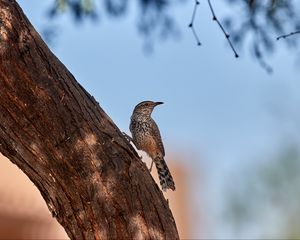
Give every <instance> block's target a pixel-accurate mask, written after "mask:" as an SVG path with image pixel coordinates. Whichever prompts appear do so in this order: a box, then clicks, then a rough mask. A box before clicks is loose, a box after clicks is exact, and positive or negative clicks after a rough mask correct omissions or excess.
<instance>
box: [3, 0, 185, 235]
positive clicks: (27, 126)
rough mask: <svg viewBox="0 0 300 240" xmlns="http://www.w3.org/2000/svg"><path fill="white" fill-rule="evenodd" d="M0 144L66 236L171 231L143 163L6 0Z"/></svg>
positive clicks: (11, 1)
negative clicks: (43, 201)
mask: <svg viewBox="0 0 300 240" xmlns="http://www.w3.org/2000/svg"><path fill="white" fill-rule="evenodd" d="M112 92H113V89H112ZM112 97H114V96H113V94H112ZM0 151H1V153H2V154H3V155H5V156H6V157H8V158H9V159H10V161H12V162H13V163H15V164H16V165H18V167H19V168H20V169H21V170H22V171H23V172H24V173H25V174H26V175H27V176H28V177H29V178H30V179H31V181H32V182H33V183H34V184H35V185H36V187H37V188H38V189H39V191H40V192H41V194H42V196H43V198H44V200H45V201H46V203H47V205H48V208H49V210H50V211H51V212H52V214H53V216H54V217H56V218H57V220H58V221H59V223H60V224H61V225H62V226H63V227H64V229H65V230H66V232H67V234H68V235H69V237H70V238H71V239H172V240H174V239H178V238H179V237H178V233H177V229H176V225H175V222H174V219H173V216H172V213H171V211H170V209H169V206H168V204H167V202H166V200H165V198H164V196H163V194H162V192H161V191H160V190H159V188H158V186H157V185H156V184H155V182H154V181H153V179H152V177H151V175H150V174H149V171H148V170H147V168H146V166H145V164H144V163H142V161H141V160H140V159H139V158H138V155H137V154H136V152H135V151H134V149H133V148H132V147H131V145H130V144H129V143H128V142H127V141H126V140H125V139H124V137H123V136H122V134H121V132H120V130H119V129H118V128H117V127H116V126H115V124H114V123H113V122H112V120H111V119H110V118H109V117H108V116H107V115H106V114H105V113H104V112H103V110H102V109H101V108H100V107H99V105H98V103H97V102H96V101H95V99H94V98H93V97H91V96H90V95H89V94H88V93H87V92H86V91H85V90H84V89H83V88H82V87H81V86H80V85H79V84H78V83H77V82H76V80H75V79H74V77H73V76H72V74H71V73H70V72H69V71H68V70H67V69H66V68H65V66H64V65H63V64H62V63H61V62H60V61H59V60H58V59H57V58H56V57H55V56H54V55H53V53H52V52H51V51H50V50H49V49H48V47H47V46H46V45H45V43H44V42H43V41H42V39H41V38H40V36H39V35H38V33H37V32H36V31H35V30H34V28H33V27H32V25H31V24H30V23H29V21H28V20H27V18H26V17H25V16H24V14H23V12H22V10H21V9H20V7H19V6H18V4H17V3H16V2H15V1H14V0H0ZM0 181H1V177H0Z"/></svg>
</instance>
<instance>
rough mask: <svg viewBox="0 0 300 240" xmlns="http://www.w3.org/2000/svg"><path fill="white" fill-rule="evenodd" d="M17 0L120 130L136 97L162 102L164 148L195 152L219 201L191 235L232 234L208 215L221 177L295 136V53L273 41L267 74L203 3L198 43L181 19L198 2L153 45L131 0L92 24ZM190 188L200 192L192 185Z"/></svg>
mask: <svg viewBox="0 0 300 240" xmlns="http://www.w3.org/2000/svg"><path fill="white" fill-rule="evenodd" d="M18 2H19V4H20V5H21V7H22V9H23V11H24V12H25V14H26V15H27V17H28V18H29V19H30V21H31V23H32V24H33V25H34V27H35V28H36V29H37V30H38V31H39V32H40V33H41V32H42V31H43V30H44V29H45V28H46V27H48V26H50V25H51V26H55V27H57V31H58V34H57V36H56V38H55V39H54V42H53V43H52V44H50V48H51V50H52V51H53V52H54V53H55V55H56V56H57V57H58V58H59V59H60V60H61V61H62V62H63V63H64V64H65V65H66V67H67V68H68V69H69V70H70V72H71V73H72V74H73V75H74V76H75V78H76V79H77V81H78V82H79V83H80V84H81V85H82V86H83V87H84V88H85V89H86V90H87V91H88V92H89V93H90V94H92V95H93V96H94V97H95V98H96V100H97V101H98V102H99V103H100V106H101V107H102V108H103V109H104V111H105V112H106V113H108V115H109V116H110V117H111V118H112V119H113V121H114V122H115V123H116V124H117V126H118V127H119V128H120V129H121V130H122V131H126V132H129V129H128V125H129V120H130V115H131V113H132V110H133V108H134V106H135V105H136V104H137V103H139V102H140V101H143V100H153V101H163V102H164V103H165V104H164V105H161V106H159V107H157V109H155V111H154V113H153V117H154V118H155V120H156V122H157V123H158V125H159V127H160V129H161V134H162V137H163V141H164V144H165V148H166V151H167V155H168V152H175V153H177V152H178V153H187V155H188V156H192V157H190V158H188V159H182V164H186V165H189V166H190V168H191V169H193V171H194V172H195V171H199V172H200V173H201V174H203V175H204V176H205V178H206V180H205V181H206V183H205V184H206V187H205V191H206V196H207V199H209V200H208V202H209V203H210V204H212V205H211V206H210V208H212V209H217V210H212V217H211V218H212V219H211V220H209V219H208V220H207V221H208V222H209V221H212V222H214V223H213V224H215V225H212V226H214V227H212V228H214V230H211V231H210V230H207V232H205V233H199V232H197V230H195V233H194V234H195V235H194V236H200V235H199V234H204V235H201V236H204V237H232V236H235V235H232V234H233V233H229V232H227V231H226V230H225V229H223V228H222V227H221V226H219V225H218V223H217V221H214V220H213V219H214V218H218V214H219V212H218V211H219V210H218V209H219V208H218V206H219V205H222V204H221V203H220V201H222V187H224V182H226V181H227V180H228V179H229V182H231V183H232V182H234V181H236V179H234V178H231V177H232V176H233V175H234V173H235V172H236V171H239V169H244V168H246V167H247V166H249V165H252V164H255V163H256V162H257V161H261V159H262V158H263V157H265V156H269V155H272V154H274V153H276V151H277V150H278V147H280V146H282V144H283V142H284V141H286V139H290V138H297V135H296V134H295V129H299V126H298V125H299V124H298V125H297V120H299V116H298V115H297V109H298V107H297V106H298V104H299V102H300V94H299V91H300V83H299V63H298V65H297V59H296V57H295V55H294V54H292V52H291V51H290V50H288V49H287V48H285V46H284V44H282V43H281V42H280V41H278V42H276V44H282V47H279V48H278V51H277V52H276V54H274V55H272V57H270V58H268V59H267V61H268V62H269V63H270V65H272V67H273V69H274V72H273V74H268V73H266V71H264V69H262V68H261V67H260V65H259V64H258V63H257V60H256V59H254V58H253V57H252V56H251V54H249V51H248V49H247V48H245V49H238V52H239V55H240V58H238V59H236V58H235V57H234V54H233V52H232V51H231V49H230V47H229V46H228V44H227V42H226V40H225V38H224V35H223V34H222V32H221V31H220V29H219V28H218V26H217V25H216V23H215V22H213V21H212V17H211V13H210V11H209V8H208V6H207V3H206V2H204V1H203V3H201V4H200V7H199V9H198V12H197V16H196V22H195V27H196V29H197V31H198V33H199V37H200V39H201V42H202V46H201V47H198V46H196V44H195V39H194V38H193V36H192V33H191V31H190V29H189V28H188V27H187V26H188V24H189V22H190V19H191V14H192V9H193V4H194V3H193V1H190V2H186V3H184V4H178V5H177V6H175V7H173V9H172V16H174V19H176V22H177V26H178V29H179V31H180V34H179V36H178V37H176V38H170V39H167V40H159V39H158V40H156V41H155V45H154V50H153V51H152V52H151V53H149V52H146V51H145V49H144V43H145V41H144V40H143V38H142V37H141V35H140V34H139V33H138V31H137V27H136V24H137V9H136V6H134V4H131V5H130V8H129V13H128V14H127V15H126V16H124V17H121V18H119V19H112V18H110V17H107V16H102V17H101V20H100V21H99V23H96V24H95V23H93V22H91V21H85V22H83V23H81V24H74V21H72V18H70V16H68V15H65V16H62V17H59V18H57V19H54V20H49V19H48V18H47V17H46V12H47V10H48V8H49V6H50V5H51V4H52V3H53V1H52V0H47V1H39V0H32V1H26V0H19V1H18ZM215 4H218V5H215V12H216V14H217V15H218V16H219V18H220V19H222V16H224V14H225V13H228V8H226V6H224V5H222V3H221V1H215ZM274 41H275V38H274ZM179 161H181V160H179ZM194 185H197V184H196V183H195V184H194ZM199 192H200V191H199ZM201 192H202V190H201ZM193 194H194V195H195V196H196V198H197V194H198V189H196V190H195V192H194V193H193ZM199 194H200V193H199ZM199 198H200V197H199ZM210 198H212V199H213V200H212V201H211V200H210ZM214 206H215V207H214ZM214 211H215V213H214ZM216 229H217V230H216ZM205 234H206V235H205ZM226 234H227V235H226ZM250 237H251V236H250Z"/></svg>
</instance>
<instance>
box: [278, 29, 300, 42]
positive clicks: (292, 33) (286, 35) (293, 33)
mask: <svg viewBox="0 0 300 240" xmlns="http://www.w3.org/2000/svg"><path fill="white" fill-rule="evenodd" d="M295 34H300V30H299V31H295V32H291V33H289V34H284V35H281V36H279V37H277V38H276V40H279V39H281V38H287V37H290V36H292V35H295Z"/></svg>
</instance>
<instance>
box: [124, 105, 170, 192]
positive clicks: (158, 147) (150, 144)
mask: <svg viewBox="0 0 300 240" xmlns="http://www.w3.org/2000/svg"><path fill="white" fill-rule="evenodd" d="M160 104H163V102H152V101H144V102H141V103H139V104H138V105H136V106H135V108H134V110H133V113H132V116H131V121H130V126H129V129H130V132H131V134H132V141H133V143H134V145H135V146H136V147H137V149H139V150H143V151H145V152H146V153H147V154H148V155H149V157H151V159H152V163H151V167H150V171H151V169H152V165H153V161H154V163H155V166H156V169H157V173H158V177H159V181H160V185H161V187H162V189H163V190H164V191H166V190H167V189H168V188H169V189H172V190H173V191H174V190H175V183H174V181H173V178H172V175H171V173H170V171H169V168H168V166H167V164H166V162H165V160H164V156H165V150H164V146H163V143H162V140H161V136H160V132H159V129H158V127H157V125H156V123H155V122H154V120H153V119H152V117H151V113H152V111H153V109H154V107H156V106H157V105H160Z"/></svg>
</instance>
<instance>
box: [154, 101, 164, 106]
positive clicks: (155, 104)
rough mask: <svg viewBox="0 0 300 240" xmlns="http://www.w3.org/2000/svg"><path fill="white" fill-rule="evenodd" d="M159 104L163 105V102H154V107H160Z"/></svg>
mask: <svg viewBox="0 0 300 240" xmlns="http://www.w3.org/2000/svg"><path fill="white" fill-rule="evenodd" d="M160 104H164V103H163V102H155V103H154V106H157V105H160Z"/></svg>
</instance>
